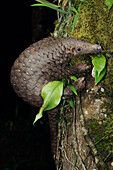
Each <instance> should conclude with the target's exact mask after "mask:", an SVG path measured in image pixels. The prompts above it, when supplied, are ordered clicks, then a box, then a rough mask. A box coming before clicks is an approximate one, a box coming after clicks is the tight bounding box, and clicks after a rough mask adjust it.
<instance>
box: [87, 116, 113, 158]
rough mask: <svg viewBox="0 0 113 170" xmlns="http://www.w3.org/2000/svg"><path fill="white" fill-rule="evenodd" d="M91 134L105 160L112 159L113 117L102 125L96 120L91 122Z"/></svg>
mask: <svg viewBox="0 0 113 170" xmlns="http://www.w3.org/2000/svg"><path fill="white" fill-rule="evenodd" d="M89 132H90V135H91V137H92V138H93V140H94V142H95V145H96V147H97V148H98V151H99V152H100V153H101V154H102V155H103V157H104V159H105V160H106V159H107V158H108V157H109V158H111V157H112V156H113V151H112V148H113V115H111V116H110V117H109V118H108V119H106V120H105V121H103V123H102V124H99V123H98V122H97V121H95V120H94V121H92V122H90V123H89Z"/></svg>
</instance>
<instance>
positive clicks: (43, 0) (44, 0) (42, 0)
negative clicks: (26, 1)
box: [35, 0, 60, 7]
mask: <svg viewBox="0 0 113 170" xmlns="http://www.w3.org/2000/svg"><path fill="white" fill-rule="evenodd" d="M35 1H37V2H40V3H42V4H49V5H52V6H54V7H60V6H58V5H55V4H53V3H50V2H48V1H46V0H35Z"/></svg>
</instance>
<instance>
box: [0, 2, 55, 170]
mask: <svg viewBox="0 0 113 170" xmlns="http://www.w3.org/2000/svg"><path fill="white" fill-rule="evenodd" d="M4 3H5V4H3V5H2V4H1V7H2V8H3V9H2V14H1V51H2V52H1V83H0V84H1V112H0V157H1V158H0V169H1V170H23V169H26V170H27V169H28V170H31V169H33V170H47V169H53V170H54V164H53V163H52V156H51V153H50V133H49V123H48V118H47V115H46V113H45V114H44V117H43V118H42V119H41V120H39V121H38V123H36V125H35V126H34V127H33V125H32V123H33V121H34V118H35V115H36V114H37V112H38V108H33V107H32V106H30V105H28V104H27V103H25V102H24V101H22V99H20V98H19V97H18V96H17V95H16V93H15V92H14V91H13V88H12V86H11V84H10V70H11V67H12V65H13V62H14V61H15V59H16V58H17V57H18V55H19V54H20V53H21V52H22V51H23V50H24V49H25V48H27V47H28V46H29V45H30V44H32V43H33V42H35V41H37V40H40V39H42V38H43V37H47V36H49V35H50V32H53V30H54V24H53V23H54V21H55V19H56V12H55V11H54V10H51V9H48V8H45V7H42V8H40V7H31V6H30V5H31V4H33V3H35V1H33V0H21V1H20V0H19V1H10V2H4Z"/></svg>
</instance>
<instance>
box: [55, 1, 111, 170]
mask: <svg viewBox="0 0 113 170" xmlns="http://www.w3.org/2000/svg"><path fill="white" fill-rule="evenodd" d="M104 2H105V1H104V0H103V1H102V2H100V1H98V0H94V1H93V2H92V1H88V3H82V6H81V12H80V13H79V19H78V22H77V24H76V25H75V26H74V29H73V22H74V17H75V13H71V14H70V15H64V14H63V15H61V14H58V22H57V24H56V27H55V31H54V34H53V35H54V36H57V37H60V36H73V37H78V38H81V39H85V40H89V41H90V42H94V43H96V41H97V40H99V41H100V42H101V43H102V46H103V48H104V52H105V55H106V57H107V73H106V76H105V77H104V79H103V81H101V83H99V85H97V86H95V85H94V84H95V80H94V78H93V77H92V76H91V72H92V71H91V70H90V72H89V73H88V74H86V88H85V90H83V91H82V92H81V93H79V94H78V96H76V97H73V100H74V105H75V107H74V108H72V107H70V106H69V105H65V106H64V108H65V109H66V112H65V113H62V111H61V113H62V116H63V119H61V121H60V122H59V124H58V141H57V154H56V168H57V170H59V169H62V170H75V169H77V170H79V169H80V170H97V169H98V170H107V169H109V170H110V169H112V165H111V162H112V147H113V142H112V135H113V99H112V97H113V58H112V57H111V56H110V55H108V54H107V48H109V49H110V51H109V54H112V53H111V52H112V51H113V41H112V40H113V31H111V30H110V31H109V33H108V30H107V29H106V27H107V28H109V27H110V28H113V7H112V8H111V9H110V10H108V8H107V7H106V6H105V4H104ZM98 3H99V4H98ZM73 4H74V3H73V2H70V1H68V0H67V1H62V3H61V4H60V5H61V7H62V9H63V10H66V9H67V8H68V7H71V6H72V5H73ZM79 4H80V2H78V3H77V4H76V9H77V8H78V7H79ZM97 7H98V9H97ZM103 7H104V8H103ZM91 10H92V11H93V12H91V13H88V12H89V11H91ZM100 10H101V11H100ZM85 12H86V13H85ZM84 13H85V16H84ZM83 17H84V18H83ZM97 17H98V24H97V23H96V24H95V22H97ZM99 17H101V20H99ZM102 17H103V18H102ZM89 18H90V19H89ZM92 18H93V19H92ZM108 18H109V21H108ZM83 19H84V20H83ZM88 19H89V21H88ZM84 21H86V22H84ZM104 22H105V23H104ZM99 24H100V27H98V25H99ZM105 24H107V26H105ZM84 29H85V30H84ZM91 30H92V32H91ZM95 30H96V33H95ZM102 35H104V36H103V39H102ZM78 60H79V59H78V58H77V59H74V60H72V63H73V64H76V63H77V64H78ZM85 61H86V60H85ZM79 62H83V57H82V58H81V60H79ZM87 62H88V63H90V66H91V62H90V59H89V60H87V61H86V63H87ZM75 76H76V75H75ZM65 109H64V110H65ZM61 110H63V109H61ZM64 120H65V121H64ZM110 122H112V123H110ZM106 164H107V165H106Z"/></svg>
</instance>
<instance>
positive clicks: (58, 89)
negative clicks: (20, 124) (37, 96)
mask: <svg viewBox="0 0 113 170" xmlns="http://www.w3.org/2000/svg"><path fill="white" fill-rule="evenodd" d="M62 94H63V82H61V81H53V82H49V83H48V84H46V85H45V86H44V87H43V89H42V92H41V96H42V98H43V100H44V103H43V105H42V107H41V108H40V111H39V113H38V114H37V115H36V118H35V120H34V123H35V122H36V121H37V120H38V119H40V118H41V117H42V113H43V111H46V110H51V109H53V108H55V107H56V106H57V105H58V104H59V103H60V101H61V97H62ZM34 123H33V124H34Z"/></svg>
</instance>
